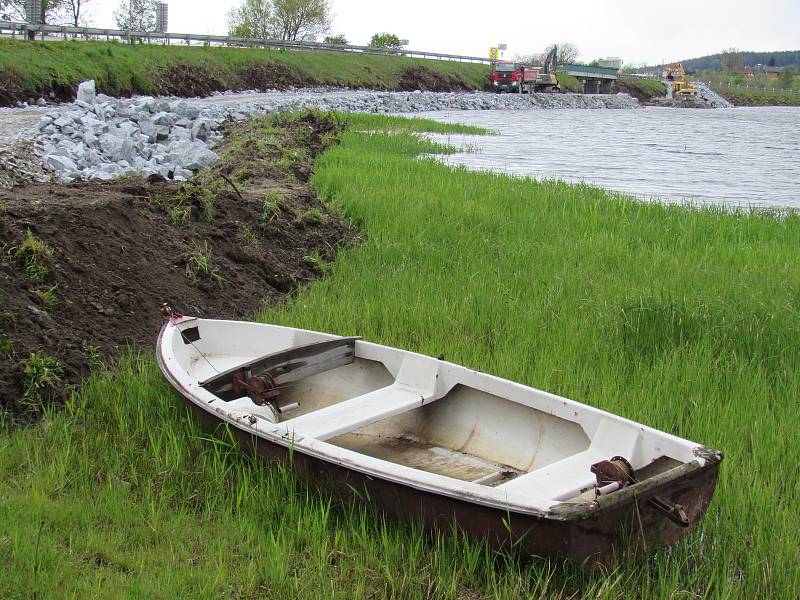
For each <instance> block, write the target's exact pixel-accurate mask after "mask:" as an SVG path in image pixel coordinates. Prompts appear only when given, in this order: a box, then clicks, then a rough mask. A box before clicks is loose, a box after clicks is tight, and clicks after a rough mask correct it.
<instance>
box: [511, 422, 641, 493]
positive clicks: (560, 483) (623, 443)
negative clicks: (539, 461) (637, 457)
mask: <svg viewBox="0 0 800 600" xmlns="http://www.w3.org/2000/svg"><path fill="white" fill-rule="evenodd" d="M639 433H640V429H639V428H638V427H635V426H631V425H630V424H628V423H625V422H624V421H617V420H613V419H605V420H603V421H602V422H601V423H600V426H599V427H598V428H597V431H596V432H595V435H594V437H593V439H592V443H591V445H590V446H589V447H588V448H587V449H586V450H584V451H583V452H578V453H577V454H573V455H572V456H568V457H566V458H563V459H561V460H559V461H556V462H554V463H551V464H549V465H546V466H544V467H542V468H540V469H536V470H535V471H531V472H530V473H527V474H526V475H521V476H520V477H516V478H514V479H512V480H511V481H509V482H507V483H504V484H502V485H499V486H497V489H499V490H506V491H509V492H514V493H515V494H524V495H525V496H526V497H529V498H531V499H536V500H540V501H543V502H546V501H552V500H566V499H567V498H571V497H573V496H576V495H577V494H579V493H581V491H582V490H585V489H588V488H591V487H593V486H594V485H595V482H596V479H595V476H594V474H593V473H592V472H591V470H590V469H591V466H592V465H593V464H594V463H596V462H600V461H601V460H608V459H609V458H611V457H612V456H623V457H625V458H627V459H628V460H631V459H632V457H633V455H634V452H635V450H636V445H637V443H638V440H639Z"/></svg>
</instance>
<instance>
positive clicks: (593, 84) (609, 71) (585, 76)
mask: <svg viewBox="0 0 800 600" xmlns="http://www.w3.org/2000/svg"><path fill="white" fill-rule="evenodd" d="M558 70H559V71H566V72H567V73H568V74H569V75H572V76H573V77H575V78H576V79H577V80H578V81H580V82H581V83H582V84H583V92H584V93H585V94H610V93H611V87H612V86H613V85H614V82H615V81H616V80H617V79H619V71H618V70H617V69H614V68H612V67H587V66H585V65H571V64H565V65H559V69H558Z"/></svg>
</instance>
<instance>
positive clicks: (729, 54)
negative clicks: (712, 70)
mask: <svg viewBox="0 0 800 600" xmlns="http://www.w3.org/2000/svg"><path fill="white" fill-rule="evenodd" d="M721 60H722V69H723V70H724V71H727V72H728V73H730V74H731V75H735V74H736V71H738V70H739V67H741V66H742V56H741V54H740V53H739V50H737V49H736V48H727V49H725V50H723V51H722V59H721Z"/></svg>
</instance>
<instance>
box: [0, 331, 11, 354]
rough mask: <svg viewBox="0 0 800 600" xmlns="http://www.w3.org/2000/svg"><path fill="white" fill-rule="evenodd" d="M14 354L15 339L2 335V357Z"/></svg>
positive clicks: (0, 351) (0, 339) (0, 341)
mask: <svg viewBox="0 0 800 600" xmlns="http://www.w3.org/2000/svg"><path fill="white" fill-rule="evenodd" d="M12 356H14V340H12V339H11V338H7V337H3V336H0V357H3V358H9V357H12Z"/></svg>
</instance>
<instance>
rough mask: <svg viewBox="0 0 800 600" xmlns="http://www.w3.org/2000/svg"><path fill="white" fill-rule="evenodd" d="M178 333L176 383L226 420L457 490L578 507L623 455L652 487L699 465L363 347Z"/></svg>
mask: <svg viewBox="0 0 800 600" xmlns="http://www.w3.org/2000/svg"><path fill="white" fill-rule="evenodd" d="M174 330H175V335H174V336H172V337H171V338H170V340H168V342H169V344H170V346H171V348H170V349H169V355H170V356H171V357H174V359H175V361H176V362H177V365H175V366H174V367H173V368H172V372H173V376H176V375H175V374H177V376H178V377H179V378H181V379H184V380H185V381H187V382H192V381H194V382H197V387H196V396H197V397H198V398H202V399H204V400H205V401H206V402H208V403H210V405H211V406H212V407H213V409H214V410H216V411H217V412H219V413H222V414H225V415H227V416H229V417H230V418H232V419H237V420H239V421H243V422H245V423H248V424H250V425H251V426H253V427H255V428H257V429H258V430H263V431H267V432H269V431H271V432H281V433H283V434H284V436H286V435H290V436H292V437H293V439H296V440H297V441H301V440H310V439H313V440H317V441H321V442H325V443H326V444H330V445H332V446H335V447H337V448H340V449H344V450H348V451H352V452H354V453H357V454H359V455H362V456H367V457H371V458H374V459H378V460H380V461H385V462H386V463H389V464H390V465H399V466H403V467H410V468H412V469H416V470H419V471H422V472H426V473H429V474H434V475H439V476H443V477H446V478H450V479H452V480H456V481H457V482H469V483H472V484H478V485H481V486H486V487H487V488H495V489H497V490H501V491H506V492H509V493H511V492H513V493H514V494H518V495H524V496H526V497H534V498H538V499H541V500H543V501H544V500H549V501H567V500H571V499H572V500H574V499H575V498H578V497H581V496H583V495H586V494H591V495H594V494H595V493H596V490H597V488H598V487H599V486H600V483H599V481H600V480H599V478H598V477H596V475H595V474H594V473H593V471H592V465H594V464H596V463H598V462H599V461H607V460H609V459H611V458H612V457H622V458H623V459H624V461H626V462H627V463H628V464H629V465H630V466H631V468H632V469H633V473H632V474H631V476H633V474H635V475H636V476H637V477H638V478H639V480H641V479H642V478H646V477H652V476H653V475H656V474H658V473H661V472H664V471H666V470H668V469H671V468H673V467H675V466H677V465H679V464H681V463H683V462H687V461H688V460H691V459H692V458H693V456H692V453H691V448H692V447H693V446H694V445H693V444H691V443H690V442H687V441H685V440H680V439H678V438H674V437H673V436H669V435H668V434H663V433H661V432H658V431H655V430H652V429H649V428H645V427H643V426H641V425H638V424H636V423H632V422H630V421H627V420H625V419H622V418H620V417H616V416H615V415H611V414H608V413H604V412H602V411H599V410H596V409H593V408H590V407H588V406H585V405H582V404H579V403H576V402H572V401H569V400H566V399H564V398H559V397H557V396H553V395H551V394H547V393H545V392H541V391H538V390H535V389H532V388H528V387H525V386H521V385H519V384H515V383H512V382H509V381H505V380H501V379H498V378H495V377H491V376H489V375H486V374H483V373H479V372H476V371H473V370H470V369H467V368H465V367H461V366H458V365H454V364H451V363H447V362H444V361H442V360H437V359H434V358H431V357H426V356H421V355H418V354H414V353H410V352H406V351H403V350H398V349H395V348H389V347H386V346H379V345H376V344H371V343H367V342H364V341H361V340H359V339H358V338H337V337H334V336H329V335H327V334H320V333H315V332H307V331H303V330H295V329H289V328H282V327H277V326H271V325H257V324H250V323H238V322H230V321H207V320H193V321H187V322H186V323H181V324H179V325H177V326H176V327H175V328H174ZM187 339H189V340H190V341H187ZM265 340H269V343H265ZM176 367H178V368H176ZM189 387H190V385H189Z"/></svg>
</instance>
